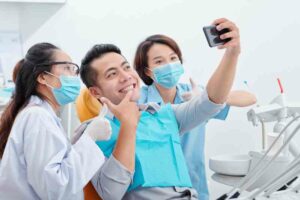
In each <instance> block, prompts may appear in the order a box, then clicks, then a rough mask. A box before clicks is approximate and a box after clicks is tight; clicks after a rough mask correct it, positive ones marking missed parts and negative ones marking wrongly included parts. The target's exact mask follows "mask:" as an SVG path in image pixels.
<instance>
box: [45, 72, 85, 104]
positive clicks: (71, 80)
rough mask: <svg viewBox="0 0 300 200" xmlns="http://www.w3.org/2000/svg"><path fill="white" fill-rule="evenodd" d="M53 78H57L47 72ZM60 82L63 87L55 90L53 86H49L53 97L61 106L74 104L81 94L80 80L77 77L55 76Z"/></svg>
mask: <svg viewBox="0 0 300 200" xmlns="http://www.w3.org/2000/svg"><path fill="white" fill-rule="evenodd" d="M46 73H48V74H50V75H52V76H55V75H54V74H52V73H49V72H46ZM55 77H56V78H58V79H59V80H60V84H61V87H60V88H54V87H52V86H51V85H49V84H47V85H48V86H49V87H50V88H52V92H53V95H54V97H55V99H56V101H57V103H58V104H59V105H61V106H62V105H66V104H68V103H71V102H74V101H75V100H76V98H77V96H78V95H79V92H80V79H79V77H77V76H64V75H61V76H59V77H57V76H55Z"/></svg>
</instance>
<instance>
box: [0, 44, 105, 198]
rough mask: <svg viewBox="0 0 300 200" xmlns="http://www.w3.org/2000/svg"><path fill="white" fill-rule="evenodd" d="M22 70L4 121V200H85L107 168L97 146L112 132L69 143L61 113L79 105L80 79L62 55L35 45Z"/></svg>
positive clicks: (0, 148) (0, 174)
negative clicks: (68, 106) (87, 189)
mask: <svg viewBox="0 0 300 200" xmlns="http://www.w3.org/2000/svg"><path fill="white" fill-rule="evenodd" d="M17 65H18V67H19V68H20V69H19V72H18V74H17V77H16V87H15V93H14V95H13V97H12V99H11V101H10V103H9V105H8V106H7V108H6V109H5V111H4V112H3V114H2V116H1V121H0V158H1V160H2V161H1V165H0V199H55V200H57V199H64V200H65V199H72V200H73V199H83V188H84V186H85V185H86V184H87V183H88V181H89V180H90V179H91V178H92V177H93V175H94V174H95V173H96V172H97V171H98V170H99V169H100V167H101V166H102V164H103V162H104V155H103V153H102V152H101V150H100V149H99V148H98V146H97V145H96V143H95V140H98V139H99V137H98V133H99V131H100V132H101V131H106V132H109V131H110V130H109V128H108V127H105V129H103V127H102V130H98V132H97V131H95V130H94V131H93V130H90V129H87V130H86V131H85V133H84V134H83V135H82V136H81V137H80V138H79V139H78V140H77V142H76V143H75V144H73V145H72V144H71V143H70V142H69V140H68V138H67V136H66V134H65V132H64V130H63V127H62V125H61V120H60V118H59V117H58V116H57V113H58V111H59V108H60V106H62V105H66V104H67V103H70V102H73V101H74V100H75V99H76V97H77V95H78V94H79V90H80V79H79V78H78V77H77V75H78V66H77V65H76V64H74V63H72V62H71V59H70V57H69V56H68V55H67V54H66V53H64V52H63V51H62V50H60V49H59V48H57V47H56V46H54V45H52V44H49V43H39V44H36V45H34V46H32V47H31V48H30V49H29V50H28V52H27V54H26V56H25V58H24V59H22V60H21V61H20V62H19V63H18V64H17ZM96 121H97V120H96ZM92 123H94V122H92ZM96 123H98V124H97V125H99V126H101V123H103V120H102V121H101V120H100V122H99V120H98V122H96ZM103 126H105V124H103ZM94 127H95V126H94ZM96 132H97V134H96Z"/></svg>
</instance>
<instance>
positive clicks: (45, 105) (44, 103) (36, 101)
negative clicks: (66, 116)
mask: <svg viewBox="0 0 300 200" xmlns="http://www.w3.org/2000/svg"><path fill="white" fill-rule="evenodd" d="M34 105H35V106H40V107H42V108H44V109H46V110H47V111H48V112H49V113H50V114H51V116H53V118H54V119H55V120H56V121H57V122H58V123H61V119H60V118H59V117H58V116H57V115H56V113H55V112H54V110H53V108H52V107H51V105H50V104H49V103H48V102H47V101H45V100H43V99H41V98H40V97H38V96H36V95H32V96H31V97H30V99H29V103H28V105H27V106H26V107H29V106H34Z"/></svg>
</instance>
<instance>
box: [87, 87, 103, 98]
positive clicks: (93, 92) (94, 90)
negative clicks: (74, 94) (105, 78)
mask: <svg viewBox="0 0 300 200" xmlns="http://www.w3.org/2000/svg"><path fill="white" fill-rule="evenodd" d="M89 91H90V94H91V95H92V96H93V97H95V98H96V99H98V100H100V98H101V97H102V96H103V95H102V91H101V89H100V88H98V87H90V88H89Z"/></svg>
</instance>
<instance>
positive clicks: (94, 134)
mask: <svg viewBox="0 0 300 200" xmlns="http://www.w3.org/2000/svg"><path fill="white" fill-rule="evenodd" d="M107 112H108V108H107V105H106V104H104V105H103V107H102V109H101V112H100V114H99V115H98V116H97V117H95V118H94V119H93V120H92V122H91V123H90V124H89V125H88V127H87V128H86V130H85V132H86V134H88V135H89V136H90V137H91V138H92V139H93V140H95V141H96V140H109V139H110V137H111V134H112V130H111V126H110V123H109V121H108V120H107V119H105V115H106V114H107Z"/></svg>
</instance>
